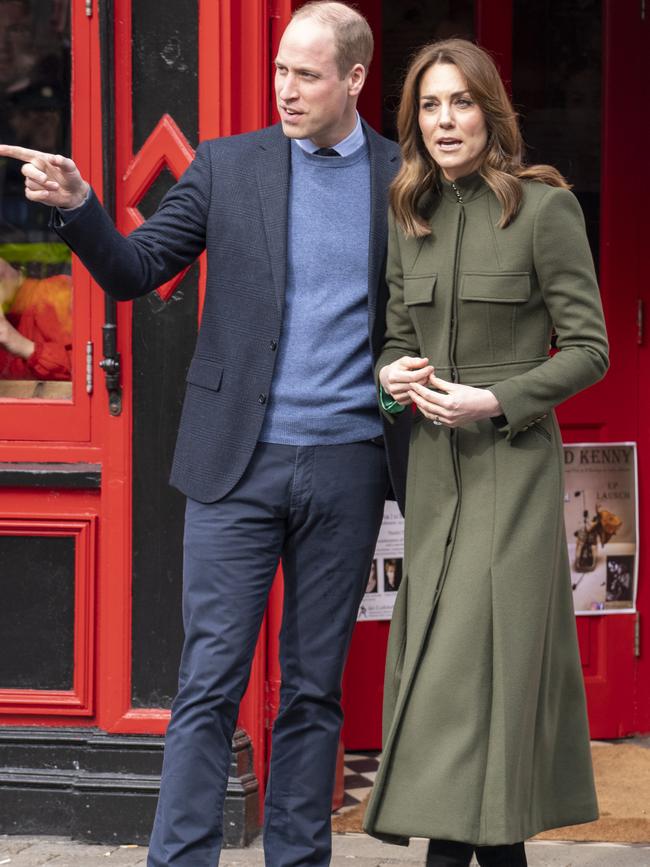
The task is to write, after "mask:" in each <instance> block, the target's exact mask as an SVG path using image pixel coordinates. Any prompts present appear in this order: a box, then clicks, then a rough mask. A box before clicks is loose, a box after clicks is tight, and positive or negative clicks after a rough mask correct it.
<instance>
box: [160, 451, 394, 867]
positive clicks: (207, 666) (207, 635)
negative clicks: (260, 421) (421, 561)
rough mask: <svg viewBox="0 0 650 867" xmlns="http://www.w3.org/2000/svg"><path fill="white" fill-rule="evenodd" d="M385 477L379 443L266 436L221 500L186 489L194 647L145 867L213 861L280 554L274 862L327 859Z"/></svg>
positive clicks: (270, 822)
mask: <svg viewBox="0 0 650 867" xmlns="http://www.w3.org/2000/svg"><path fill="white" fill-rule="evenodd" d="M387 488H388V473H387V468H386V459H385V455H384V448H383V446H382V445H377V444H376V443H375V442H370V441H368V442H359V443H350V444H346V445H335V446H287V445H275V444H266V443H260V444H258V446H257V448H256V450H255V453H254V455H253V458H252V460H251V463H250V464H249V466H248V468H247V470H246V472H245V474H244V476H243V477H242V479H241V480H240V482H239V483H238V484H237V486H236V487H235V488H234V489H233V491H231V492H230V494H228V495H227V496H226V497H225V498H224V499H222V500H219V501H218V502H216V503H208V504H205V503H199V502H196V501H194V500H188V503H187V511H186V517H185V540H184V575H183V620H184V626H185V644H184V647H183V655H182V660H181V666H180V674H179V692H178V695H177V696H176V699H175V700H174V704H173V707H172V717H171V721H170V725H169V728H168V730H167V736H166V739H165V756H164V762H163V773H162V781H161V788H160V798H159V801H158V810H157V813H156V819H155V822H154V828H153V832H152V837H151V842H150V847H149V858H148V861H147V864H148V867H216V865H217V864H218V861H219V853H220V850H221V844H222V836H223V835H222V823H223V806H224V799H225V794H226V785H227V777H228V767H229V764H230V755H231V740H232V736H233V733H234V729H235V723H236V721H237V712H238V708H239V702H240V700H241V698H242V696H243V694H244V691H245V689H246V685H247V682H248V678H249V674H250V667H251V662H252V658H253V654H254V651H255V645H256V641H257V636H258V633H259V629H260V625H261V623H262V617H263V615H264V609H265V607H266V601H267V597H268V594H269V590H270V587H271V584H272V582H273V577H274V574H275V572H276V569H277V565H278V561H279V559H280V558H282V565H283V573H284V588H285V589H284V611H283V620H282V629H281V633H280V664H281V670H282V687H281V692H280V711H279V714H278V718H277V720H276V722H275V725H274V728H273V735H272V756H271V768H270V776H269V781H268V786H267V791H266V802H265V820H264V851H265V861H266V865H267V867H298V865H300V867H306V865H318V867H325V865H328V864H329V862H330V849H331V840H330V838H331V829H330V811H331V804H332V794H333V785H334V772H335V765H336V752H337V746H338V740H339V732H340V727H341V719H342V713H341V706H340V695H341V677H342V673H343V666H344V662H345V657H346V654H347V650H348V647H349V644H350V639H351V636H352V630H353V627H354V623H355V619H356V614H357V609H358V607H359V603H360V601H361V597H362V595H363V591H364V588H365V584H366V581H367V578H368V572H369V567H370V561H371V559H372V555H373V551H374V546H375V542H376V538H377V534H378V531H379V526H380V524H381V518H382V513H383V504H384V500H385V497H386V493H387Z"/></svg>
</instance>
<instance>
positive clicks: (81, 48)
mask: <svg viewBox="0 0 650 867" xmlns="http://www.w3.org/2000/svg"><path fill="white" fill-rule="evenodd" d="M294 5H299V4H294ZM357 5H358V6H359V8H361V10H362V11H363V12H364V13H365V14H366V15H367V17H368V19H369V21H370V23H371V25H372V27H373V30H374V32H375V35H376V41H377V50H376V55H375V60H374V63H373V67H372V69H371V74H370V78H369V81H368V84H367V87H366V90H365V92H364V95H363V99H362V103H361V110H362V113H363V114H364V116H365V117H366V119H367V120H368V121H369V122H370V123H371V124H372V125H373V126H375V128H377V129H379V130H380V131H383V132H384V133H385V134H386V135H389V136H394V132H395V130H394V127H395V112H394V109H395V107H396V104H397V101H398V98H399V83H400V77H401V74H402V72H403V69H404V66H405V63H406V61H407V58H408V56H409V54H410V53H411V52H412V51H413V49H414V48H416V47H417V46H418V45H420V44H421V43H423V42H425V41H428V40H430V39H434V38H439V37H444V36H449V35H460V36H467V37H469V38H472V39H476V40H478V41H479V43H480V44H482V45H484V46H485V47H486V48H488V49H489V50H491V51H492V52H493V54H494V56H495V58H496V60H497V61H498V63H499V67H500V70H501V72H502V75H503V77H504V80H505V81H506V83H507V85H508V87H509V88H510V91H511V93H512V96H513V100H514V103H515V105H516V107H517V110H518V111H519V112H520V113H521V116H522V124H523V130H524V136H525V139H526V142H527V144H528V145H529V147H530V159H531V160H533V161H535V162H551V163H553V164H555V165H557V166H558V167H559V168H560V170H561V171H563V172H564V173H565V175H566V176H567V177H568V179H569V180H570V181H571V182H572V183H573V184H574V191H575V193H576V195H577V196H578V198H579V200H580V202H581V205H582V207H583V210H584V212H585V217H586V220H587V226H588V231H589V237H590V240H591V244H592V250H593V253H594V258H595V260H596V263H597V267H598V270H599V275H600V282H601V287H602V295H603V303H604V306H605V312H606V317H607V322H608V328H609V333H610V340H611V356H612V368H611V371H610V373H609V374H608V377H607V378H606V380H605V381H604V382H603V383H601V384H599V385H598V386H597V387H595V388H594V389H591V390H590V391H589V392H588V393H586V394H584V395H581V396H579V397H578V398H576V399H574V400H572V401H570V402H569V403H568V404H567V405H566V406H564V407H562V408H561V411H560V418H561V422H562V428H563V433H564V438H565V441H566V442H567V443H594V444H608V443H623V442H625V443H629V442H635V443H636V444H637V455H638V468H639V477H638V515H639V533H638V539H637V541H638V544H639V552H640V553H639V557H640V559H639V562H640V569H639V575H638V588H639V590H638V596H637V599H636V606H635V607H634V609H633V610H630V611H628V612H627V613H617V614H611V615H610V614H609V613H607V614H605V613H599V612H598V611H595V612H594V611H592V612H590V613H589V614H586V615H579V616H578V631H579V637H580V646H581V652H582V659H583V668H584V674H585V683H586V687H587V695H588V701H589V713H590V722H591V730H592V735H593V736H594V737H599V738H600V737H606V738H614V737H624V736H626V735H628V734H631V733H633V732H639V731H644V732H647V731H650V689H648V685H649V684H650V663H649V662H648V656H647V653H646V652H645V647H646V644H647V642H648V640H649V639H650V628H649V627H648V623H647V620H648V615H650V588H649V585H648V582H647V580H646V576H645V572H644V569H645V560H644V557H645V551H644V543H645V540H647V539H650V519H648V517H647V510H646V509H645V504H646V502H647V500H648V496H649V494H650V481H649V479H650V469H649V468H648V455H649V454H650V417H649V414H650V409H648V402H647V400H645V399H644V395H643V391H642V386H641V383H643V382H646V381H647V378H648V375H650V361H649V358H650V353H649V351H648V340H647V337H646V336H645V335H644V326H643V314H644V304H645V305H646V307H647V304H648V300H649V299H648V281H647V276H646V275H647V274H648V273H649V272H650V254H649V252H648V245H647V244H646V243H644V240H645V237H646V236H647V235H648V234H649V232H648V230H649V229H650V225H649V218H648V216H647V214H646V211H645V209H644V208H643V205H642V203H643V202H644V198H645V197H644V194H645V192H647V191H648V190H647V189H646V188H647V187H648V186H649V185H650V180H649V177H648V173H647V172H646V171H645V170H644V152H643V149H644V143H645V142H646V141H647V140H648V134H649V132H650V130H649V129H648V125H649V122H648V118H647V113H646V112H643V111H641V110H640V108H639V101H640V100H641V99H642V96H641V95H642V94H644V93H645V92H646V88H648V87H650V64H649V63H648V61H647V57H648V49H649V48H650V36H649V33H650V23H649V22H648V20H647V19H646V13H645V7H644V6H643V5H642V4H641V5H640V4H639V3H638V2H636V0H623V2H617V3H614V2H613V0H603V2H600V0H571V2H564V0H563V2H560V0H547V2H545V3H533V4H531V3H526V2H523V0H512V2H510V0H509V2H505V3H503V2H496V0H474V2H472V0H448V2H439V0H408V2H402V3H393V2H389V0H384V2H383V3H382V2H381V0H363V2H358V4H357ZM291 9H292V4H291V2H290V0H177V2H175V3H173V4H160V3H154V2H152V0H72V2H65V0H32V2H30V3H27V2H22V0H0V105H1V106H2V111H1V112H0V140H3V141H11V142H17V143H21V144H24V145H25V146H27V147H35V148H38V149H43V150H50V149H52V150H57V151H61V152H64V153H67V152H71V153H72V155H73V157H74V159H75V160H76V162H77V163H78V165H79V166H80V168H81V170H82V173H83V174H84V175H85V177H87V178H88V179H90V180H91V182H92V184H93V186H94V188H95V190H96V191H97V193H98V194H99V196H100V197H101V198H102V200H103V201H104V203H105V205H106V206H107V208H108V209H109V211H110V212H111V213H112V214H113V216H114V217H115V220H116V222H117V224H118V227H119V228H120V229H121V230H122V231H124V232H127V231H129V230H131V229H132V228H133V227H134V226H136V225H137V224H138V223H139V222H140V221H141V220H142V219H143V218H146V217H147V216H148V215H149V214H151V213H152V212H153V210H154V209H155V208H156V206H157V204H158V202H159V201H160V199H161V197H162V196H163V195H164V193H165V191H166V190H167V189H168V188H169V187H170V185H171V184H172V183H173V181H174V179H175V178H176V177H178V176H179V175H180V174H181V173H182V172H183V171H184V169H185V168H186V166H187V165H188V163H189V162H190V160H191V159H192V155H193V152H194V149H195V148H196V146H197V144H198V143H199V141H201V140H204V139H206V138H210V137H214V136H221V135H230V134H233V133H238V132H244V131H247V130H251V129H255V128H257V127H259V126H263V125H266V124H268V123H271V122H273V118H274V114H273V97H272V59H273V56H274V52H275V48H276V46H277V42H278V39H279V35H280V33H281V32H282V29H283V27H284V25H285V24H286V22H287V21H288V18H289V16H290V14H291ZM48 221H49V215H48V213H47V211H46V209H44V208H40V207H37V206H30V205H27V204H26V203H25V201H24V198H23V195H22V178H21V177H20V175H19V174H18V173H17V171H16V167H15V166H13V165H11V164H10V163H8V162H7V161H0V288H1V290H2V293H3V296H2V304H3V310H4V311H5V314H6V316H7V319H8V320H9V321H10V322H11V323H12V327H13V328H14V330H15V331H16V332H18V334H19V337H22V338H24V340H26V341H27V343H24V341H21V340H20V339H19V338H18V339H17V340H18V342H17V343H16V342H13V343H12V344H11V345H10V346H9V347H0V404H1V406H0V562H1V563H2V565H3V569H2V580H1V583H0V586H1V587H2V605H1V607H0V833H29V832H37V833H68V834H72V835H74V836H77V837H88V838H91V839H98V840H111V839H115V838H117V839H120V840H125V841H142V840H145V839H146V836H147V834H148V830H149V826H150V822H151V817H152V813H153V809H154V805H155V799H156V791H157V784H158V778H159V773H160V762H161V756H162V742H163V735H164V731H165V727H166V724H167V721H168V719H169V707H170V704H171V700H172V697H173V695H174V692H175V688H176V673H177V664H178V657H179V652H180V647H181V642H182V627H181V620H180V593H181V542H182V521H183V508H184V502H183V498H182V496H181V495H180V494H179V493H178V492H177V491H175V490H173V489H171V488H169V487H168V485H167V477H168V472H169V466H170V463H171V454H172V449H173V444H174V438H175V431H176V427H177V423H178V418H179V414H180V407H181V401H182V397H183V392H184V383H185V375H186V371H187V368H188V365H189V361H190V358H191V354H192V350H193V345H194V340H195V336H196V329H197V322H198V320H199V318H200V315H201V299H202V291H203V278H204V273H203V272H204V262H203V261H199V262H198V263H197V264H196V265H194V266H192V267H191V268H190V269H189V270H188V271H187V272H185V273H183V274H181V275H179V276H178V277H177V278H175V279H174V280H173V281H172V282H171V283H169V284H167V285H166V286H164V287H161V288H160V289H159V290H158V291H157V292H156V293H153V294H152V295H150V296H147V297H145V298H142V299H138V300H137V301H135V302H133V303H127V304H120V305H115V304H114V303H112V302H109V301H107V300H106V299H105V298H104V296H103V293H102V292H101V290H100V289H99V288H98V287H97V286H96V285H94V284H93V283H92V281H91V280H90V278H89V276H88V274H87V273H86V272H85V271H84V270H83V268H82V267H81V266H80V264H79V263H78V262H77V261H76V260H75V258H74V257H71V256H70V254H69V253H68V251H67V249H66V248H65V247H63V246H62V245H60V243H59V242H58V239H57V237H56V236H55V235H54V234H53V233H52V232H51V230H50V229H49V226H48ZM30 342H31V343H32V344H34V346H35V347H36V349H37V350H38V351H35V350H34V351H31V352H27V349H29V348H30ZM25 353H27V356H26V357H24V356H25ZM531 496H534V492H531ZM596 505H597V504H595V503H593V504H592V503H591V502H590V503H588V508H589V509H590V510H593V509H594V508H595V506H596ZM281 604H282V587H281V580H279V581H277V582H276V586H275V587H274V590H273V592H272V597H271V599H270V602H269V608H268V612H267V616H266V619H265V623H264V626H263V630H262V634H261V637H260V641H259V645H258V650H257V654H256V658H255V662H254V665H253V671H252V675H251V682H250V686H249V690H248V693H247V695H246V698H245V700H244V703H243V705H242V709H241V715H240V728H239V730H238V732H237V734H236V736H235V739H234V742H233V764H232V769H231V778H230V782H229V789H228V799H227V803H228V806H227V809H228V811H229V822H228V827H229V828H230V832H229V833H230V835H231V836H230V842H231V843H235V842H240V841H243V840H246V839H249V838H250V836H251V835H252V834H253V833H254V832H255V830H256V828H257V825H258V822H259V819H260V815H261V796H262V793H263V789H264V781H265V774H266V769H267V766H268V758H269V750H270V739H269V735H270V729H271V726H272V722H273V718H274V715H275V712H276V710H277V703H278V699H279V671H278V664H277V635H278V629H279V621H280V617H281ZM388 625H389V624H388V622H387V621H372V622H360V623H359V625H358V627H357V630H356V633H355V636H354V640H353V648H352V653H351V658H350V662H349V665H348V668H347V671H346V675H345V681H344V703H345V709H346V720H345V726H344V732H343V741H344V743H345V746H346V748H348V749H364V750H367V749H370V750H374V749H379V747H380V737H381V734H380V711H381V691H382V687H381V678H382V672H383V664H384V656H385V647H386V639H387V633H388Z"/></svg>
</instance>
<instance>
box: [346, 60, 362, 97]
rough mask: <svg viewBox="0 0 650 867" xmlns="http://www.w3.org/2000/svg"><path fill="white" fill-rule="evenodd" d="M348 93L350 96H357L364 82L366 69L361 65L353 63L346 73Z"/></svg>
mask: <svg viewBox="0 0 650 867" xmlns="http://www.w3.org/2000/svg"><path fill="white" fill-rule="evenodd" d="M348 82H349V84H348V92H349V94H350V96H359V94H360V93H361V88H362V87H363V85H364V84H365V82H366V69H365V67H364V66H363V64H361V63H355V65H354V66H353V67H352V69H351V70H350V72H349V73H348Z"/></svg>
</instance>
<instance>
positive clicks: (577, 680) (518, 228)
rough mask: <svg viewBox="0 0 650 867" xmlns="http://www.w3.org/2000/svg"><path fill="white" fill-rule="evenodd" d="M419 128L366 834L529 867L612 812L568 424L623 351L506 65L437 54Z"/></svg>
mask: <svg viewBox="0 0 650 867" xmlns="http://www.w3.org/2000/svg"><path fill="white" fill-rule="evenodd" d="M398 126H399V132H400V141H401V146H402V152H403V165H402V169H401V171H400V173H399V175H398V176H397V178H396V180H395V182H394V184H393V187H392V191H391V193H392V198H391V204H392V210H391V215H390V239H389V261H388V281H389V285H390V300H389V304H388V317H387V333H386V343H385V347H384V351H383V354H382V356H381V358H380V360H379V362H378V365H377V371H378V377H379V382H380V385H381V393H380V396H381V400H382V405H383V409H384V411H385V412H387V413H388V414H390V413H391V412H392V413H394V412H396V411H400V410H403V409H404V408H405V407H406V406H407V405H408V404H411V403H414V404H415V406H416V417H415V420H414V426H413V433H412V439H411V451H410V458H409V471H408V482H407V509H406V529H405V558H406V564H405V575H404V578H403V580H402V584H401V586H400V590H399V594H398V598H397V602H396V606H395V611H394V614H393V622H392V626H391V635H390V644H389V654H388V663H387V673H386V686H385V707H384V753H383V759H382V764H381V767H380V770H379V773H378V776H377V781H376V784H375V788H374V791H373V794H372V797H371V800H370V803H369V806H368V810H367V813H366V819H365V827H366V830H367V831H368V832H369V833H370V834H373V835H375V836H378V837H382V838H385V839H388V840H393V841H399V840H401V841H403V842H404V841H405V840H407V839H408V838H409V837H411V836H418V837H428V838H430V839H431V843H430V846H429V854H428V860H427V864H429V865H432V867H433V865H452V864H453V865H467V864H469V862H470V859H471V857H472V853H473V852H474V851H476V854H477V857H478V860H479V863H480V864H481V865H497V864H499V865H509V867H519V865H525V864H526V856H525V850H524V845H523V840H524V839H526V838H527V837H530V836H532V835H534V834H536V833H538V832H540V831H543V830H544V829H547V828H554V827H558V826H562V825H568V824H574V823H579V822H589V821H592V820H593V819H595V818H596V817H597V814H598V810H597V804H596V797H595V793H594V785H593V776H592V768H591V757H590V751H589V731H588V725H587V716H586V709H585V697H584V688H583V682H582V675H581V667H580V659H579V655H578V646H577V640H576V627H575V619H574V614H573V606H572V598H571V586H570V573H569V562H568V556H567V546H566V538H565V531H564V520H563V495H564V484H563V460H562V457H563V456H562V445H561V439H560V432H559V429H558V424H557V421H556V418H555V414H554V411H553V409H554V407H555V406H556V405H557V404H559V403H560V402H562V401H563V400H566V399H567V398H569V397H571V395H573V394H575V393H576V392H578V391H580V390H581V389H583V388H586V387H587V386H589V385H591V384H592V383H594V382H596V381H597V380H599V379H600V378H601V377H602V376H603V374H604V373H605V371H606V369H607V363H608V361H607V338H606V334H605V327H604V322H603V315H602V309H601V304H600V298H599V293H598V286H597V284H596V278H595V275H594V268H593V263H592V259H591V255H590V251H589V246H588V243H587V238H586V234H585V228H584V221H583V217H582V213H581V210H580V207H579V205H578V203H577V200H576V199H575V197H574V196H573V194H572V193H571V192H569V190H568V188H567V184H566V183H565V181H564V180H563V178H562V177H561V175H560V174H559V173H558V172H557V171H556V170H555V169H553V168H551V167H550V166H525V165H524V164H523V162H522V141H521V136H520V133H519V130H518V126H517V121H516V116H515V113H514V111H513V109H512V106H511V104H510V102H509V100H508V97H507V95H506V93H505V90H504V88H503V85H502V84H501V81H500V78H499V75H498V72H497V70H496V68H495V66H494V64H493V62H492V60H491V59H490V57H489V55H487V54H486V53H485V52H484V51H483V50H482V49H480V48H478V47H477V46H475V45H473V44H472V43H469V42H466V41H464V40H457V39H454V40H447V41H445V42H441V43H434V44H433V45H430V46H426V47H425V48H424V49H422V50H421V51H420V53H419V54H418V55H417V56H416V57H415V58H414V60H413V62H412V65H411V68H410V70H409V72H408V75H407V78H406V81H405V85H404V91H403V96H402V102H401V106H400V112H399V120H398ZM561 134H562V130H561V129H560V130H558V135H561ZM553 331H554V332H555V333H556V335H557V350H558V351H557V352H555V353H553V354H550V352H549V347H550V341H551V335H552V332H553Z"/></svg>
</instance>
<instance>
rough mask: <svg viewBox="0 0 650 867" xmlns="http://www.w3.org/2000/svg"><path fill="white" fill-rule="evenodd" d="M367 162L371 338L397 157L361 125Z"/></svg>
mask: <svg viewBox="0 0 650 867" xmlns="http://www.w3.org/2000/svg"><path fill="white" fill-rule="evenodd" d="M364 128H365V131H366V138H367V141H368V154H369V158H370V243H369V246H368V324H369V327H370V333H371V334H372V329H373V324H374V321H375V312H376V309H377V287H378V284H379V279H380V276H381V270H383V268H384V266H385V258H386V241H387V235H388V187H389V185H390V182H391V181H392V180H393V178H394V177H395V174H396V171H397V166H396V163H397V161H398V157H397V154H395V153H392V152H391V151H389V150H388V148H387V147H386V146H385V145H384V142H383V141H382V139H381V138H380V136H378V135H377V133H376V132H375V131H374V130H373V129H372V128H371V127H369V126H368V125H367V124H366V123H365V122H364Z"/></svg>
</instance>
